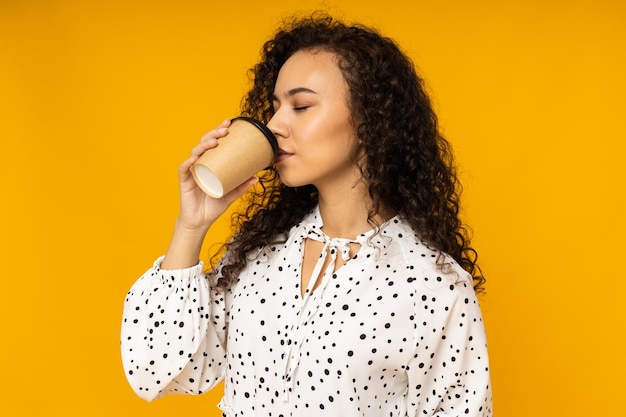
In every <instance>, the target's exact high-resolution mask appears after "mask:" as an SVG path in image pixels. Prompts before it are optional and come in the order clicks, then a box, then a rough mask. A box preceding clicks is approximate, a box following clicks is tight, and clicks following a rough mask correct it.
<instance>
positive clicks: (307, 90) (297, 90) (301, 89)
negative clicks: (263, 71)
mask: <svg viewBox="0 0 626 417" xmlns="http://www.w3.org/2000/svg"><path fill="white" fill-rule="evenodd" d="M299 93H309V94H317V92H315V91H314V90H311V89H310V88H306V87H296V88H292V89H291V90H289V91H287V94H285V95H286V96H287V97H293V96H295V95H296V94H299ZM272 101H278V102H280V99H279V98H278V96H277V95H276V94H272Z"/></svg>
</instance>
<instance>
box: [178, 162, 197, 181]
mask: <svg viewBox="0 0 626 417" xmlns="http://www.w3.org/2000/svg"><path fill="white" fill-rule="evenodd" d="M197 160H198V157H197V156H191V157H189V158H188V159H187V160H185V161H184V162H183V163H182V164H180V166H179V167H178V176H179V177H180V179H181V180H185V179H187V178H189V176H190V175H191V167H192V165H193V164H195V163H196V161H197Z"/></svg>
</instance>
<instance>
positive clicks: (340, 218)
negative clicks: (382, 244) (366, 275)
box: [318, 182, 392, 239]
mask: <svg viewBox="0 0 626 417" xmlns="http://www.w3.org/2000/svg"><path fill="white" fill-rule="evenodd" d="M318 197H319V208H320V215H321V216H322V223H323V224H324V227H323V229H324V233H326V234H327V235H328V236H330V237H341V238H346V239H354V238H356V237H357V236H358V235H360V234H361V233H365V232H367V231H369V230H371V229H372V228H373V227H374V226H375V225H379V224H382V223H383V222H384V221H385V220H387V219H389V218H390V217H392V216H391V215H390V213H387V211H386V210H384V209H383V210H381V212H380V213H377V214H376V216H374V218H373V219H372V220H373V221H374V222H375V224H372V223H370V222H369V221H368V216H369V211H370V210H371V208H372V199H371V198H370V196H369V194H368V193H367V186H366V185H365V184H364V183H362V182H358V183H357V184H356V185H353V186H350V187H343V188H334V189H333V190H332V192H328V191H325V190H320V189H318Z"/></svg>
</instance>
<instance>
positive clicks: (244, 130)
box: [191, 117, 278, 198]
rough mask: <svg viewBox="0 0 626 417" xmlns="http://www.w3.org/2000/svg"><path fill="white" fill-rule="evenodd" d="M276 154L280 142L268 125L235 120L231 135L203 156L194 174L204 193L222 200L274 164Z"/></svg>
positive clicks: (251, 120)
mask: <svg viewBox="0 0 626 417" xmlns="http://www.w3.org/2000/svg"><path fill="white" fill-rule="evenodd" d="M277 152H278V142H277V140H276V137H275V136H274V134H273V133H272V132H271V131H270V130H269V129H268V128H267V126H265V125H264V124H263V123H261V122H260V121H258V120H256V119H253V118H250V117H236V118H234V119H232V121H231V125H230V127H229V128H228V134H227V135H226V136H224V137H221V138H219V139H218V140H217V146H216V147H215V148H211V149H209V150H207V151H206V152H205V153H204V154H202V156H200V158H199V159H198V161H197V162H196V163H195V164H194V165H193V167H192V169H191V173H192V175H193V177H194V179H195V180H196V183H197V184H198V186H199V187H200V188H201V189H202V191H204V192H205V193H207V194H208V195H210V196H211V197H215V198H220V197H222V196H223V195H224V194H227V193H228V192H229V191H232V190H233V189H234V188H235V187H237V186H238V185H241V184H243V182H244V181H246V180H247V179H248V178H250V177H252V176H253V175H254V174H256V173H258V172H259V171H262V170H263V169H265V168H267V167H269V166H270V165H272V164H273V163H274V158H275V156H276V154H277Z"/></svg>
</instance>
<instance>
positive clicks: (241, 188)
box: [224, 177, 259, 205]
mask: <svg viewBox="0 0 626 417" xmlns="http://www.w3.org/2000/svg"><path fill="white" fill-rule="evenodd" d="M257 182H259V179H258V178H257V177H250V178H248V179H247V180H246V181H244V182H243V184H241V185H238V186H237V187H235V189H234V190H232V191H231V192H229V193H228V194H226V195H224V200H225V201H226V204H228V205H230V204H232V203H233V202H234V201H235V200H237V199H238V198H239V197H241V196H242V195H244V194H245V193H246V191H248V189H250V187H252V186H253V185H254V184H256V183H257Z"/></svg>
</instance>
